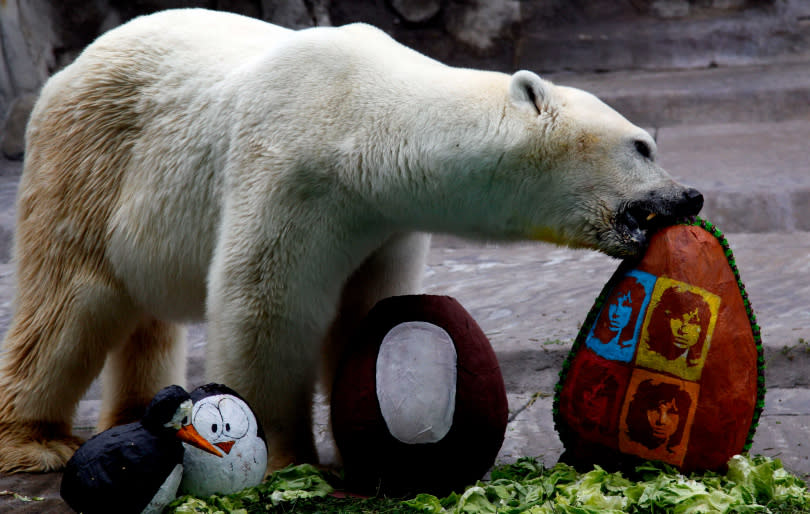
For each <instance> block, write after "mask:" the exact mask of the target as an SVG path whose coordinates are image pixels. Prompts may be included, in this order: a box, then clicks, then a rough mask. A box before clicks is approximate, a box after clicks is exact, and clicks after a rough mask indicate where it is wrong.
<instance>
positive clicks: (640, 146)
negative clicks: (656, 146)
mask: <svg viewBox="0 0 810 514" xmlns="http://www.w3.org/2000/svg"><path fill="white" fill-rule="evenodd" d="M635 145H636V151H637V152H638V153H640V154H641V156H642V157H644V158H645V159H649V158H650V157H651V156H652V150H651V149H650V145H648V144H647V143H645V142H644V141H641V140H636V141H635Z"/></svg>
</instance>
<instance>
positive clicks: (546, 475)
mask: <svg viewBox="0 0 810 514" xmlns="http://www.w3.org/2000/svg"><path fill="white" fill-rule="evenodd" d="M341 484H342V480H341V477H340V476H339V475H338V474H335V473H329V472H325V471H322V470H319V469H317V468H315V467H313V466H309V465H302V466H291V467H288V468H285V469H283V470H281V471H278V472H276V473H273V474H271V475H270V476H269V477H268V478H267V479H266V480H265V481H264V482H263V483H262V484H260V485H259V486H257V487H254V488H249V489H245V490H244V491H241V492H239V493H236V494H233V495H228V496H211V497H209V498H205V499H202V498H194V497H191V496H184V497H181V498H178V499H177V500H175V501H174V502H173V503H172V504H171V505H169V507H168V508H167V511H166V512H172V513H177V514H191V513H195V514H196V513H206V514H218V513H240V514H241V513H245V514H248V513H253V512H327V513H328V512H420V513H424V514H460V513H465V514H467V513H469V514H489V513H504V514H523V513H526V514H552V513H554V514H559V513H564V514H601V513H616V514H621V513H628V512H629V513H675V514H693V513H714V512H721V513H724V512H728V513H745V514H747V513H756V512H765V513H768V512H770V513H788V512H790V513H801V512H807V513H810V491H808V488H807V485H806V484H805V483H804V481H802V480H801V479H800V478H798V477H796V476H794V475H791V474H790V473H789V472H788V471H786V470H785V469H784V468H783V467H782V463H781V462H780V461H779V460H778V459H769V458H767V457H761V456H757V457H747V456H739V455H738V456H735V457H734V458H732V459H731V460H730V461H729V463H728V471H727V472H726V473H725V474H719V473H712V472H707V473H701V474H692V475H689V476H685V475H683V474H681V473H679V472H678V471H677V470H676V469H675V468H673V467H671V466H668V465H666V464H660V463H646V464H644V465H642V466H639V467H637V468H636V470H635V474H634V475H633V477H632V479H631V478H629V477H625V476H623V475H622V474H621V473H618V472H616V473H611V472H608V471H606V470H604V469H602V468H600V467H598V466H595V467H594V469H593V470H591V471H588V472H586V473H578V472H577V471H576V470H575V469H574V468H572V467H570V466H567V465H565V464H557V465H555V466H554V467H551V468H545V467H544V466H543V465H542V464H541V463H539V462H538V461H537V460H536V459H533V458H522V459H520V460H518V461H517V462H516V463H514V464H510V465H505V466H499V467H496V468H494V469H493V470H492V472H491V478H490V480H489V481H482V482H478V483H476V484H474V485H472V486H470V487H468V488H467V489H466V490H465V491H462V492H458V493H452V494H450V495H448V496H446V497H444V498H439V497H436V496H434V495H431V494H419V495H417V496H415V497H413V498H410V499H391V498H369V499H359V498H351V497H349V498H336V497H334V496H332V493H333V492H334V491H335V490H339V489H340V487H341Z"/></svg>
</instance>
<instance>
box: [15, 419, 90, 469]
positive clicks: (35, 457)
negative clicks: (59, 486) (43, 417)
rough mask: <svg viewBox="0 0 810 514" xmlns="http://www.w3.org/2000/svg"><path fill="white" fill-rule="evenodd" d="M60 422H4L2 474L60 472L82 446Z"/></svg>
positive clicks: (78, 439)
mask: <svg viewBox="0 0 810 514" xmlns="http://www.w3.org/2000/svg"><path fill="white" fill-rule="evenodd" d="M67 428H68V427H65V425H64V424H57V423H41V422H39V423H35V422H19V423H8V422H5V423H0V448H2V449H3V450H2V451H0V473H20V472H27V473H30V472H40V473H41V472H48V471H57V470H60V469H62V468H64V467H65V464H66V463H67V461H68V460H69V459H70V457H71V456H72V455H73V453H74V452H75V451H76V449H77V448H78V447H79V446H81V444H82V440H81V439H80V438H78V437H75V436H72V435H69V431H68V430H67Z"/></svg>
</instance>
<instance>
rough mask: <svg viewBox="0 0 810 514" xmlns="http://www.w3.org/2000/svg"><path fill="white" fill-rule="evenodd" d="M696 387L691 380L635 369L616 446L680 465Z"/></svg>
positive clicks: (689, 425)
mask: <svg viewBox="0 0 810 514" xmlns="http://www.w3.org/2000/svg"><path fill="white" fill-rule="evenodd" d="M698 388H699V386H698V385H697V384H695V383H692V382H684V381H680V380H677V379H672V378H669V377H664V376H663V375H658V376H656V375H653V374H651V373H648V372H645V371H644V370H636V373H634V375H633V379H632V380H631V384H630V388H629V389H628V392H627V397H626V399H625V406H624V408H623V411H622V423H621V433H620V439H619V446H620V449H621V450H622V451H626V452H627V453H632V454H635V455H638V456H640V457H642V458H645V459H652V460H661V461H664V462H669V463H671V464H675V465H680V463H681V462H682V460H683V454H684V452H685V449H686V444H687V442H688V434H689V429H690V428H691V420H692V417H693V414H694V409H695V407H696V400H697V391H698Z"/></svg>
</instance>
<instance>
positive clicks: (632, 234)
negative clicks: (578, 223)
mask: <svg viewBox="0 0 810 514" xmlns="http://www.w3.org/2000/svg"><path fill="white" fill-rule="evenodd" d="M702 207H703V195H701V194H700V192H698V191H697V190H695V189H691V188H687V189H684V190H683V191H682V192H681V193H680V194H678V195H675V198H673V199H666V198H665V197H663V196H659V195H650V196H648V197H647V198H645V199H644V200H640V201H634V202H629V203H627V204H626V205H625V206H624V207H623V208H622V209H620V210H619V214H618V215H617V217H616V221H615V224H614V230H615V231H616V233H617V235H618V239H619V245H620V247H621V249H620V250H619V251H618V252H616V253H618V254H619V255H618V256H620V257H628V256H634V255H637V254H638V253H640V252H641V251H642V250H643V249H644V247H645V246H646V245H647V242H648V241H649V238H650V237H651V236H652V234H653V233H655V231H657V230H658V229H660V228H663V227H666V226H669V225H672V224H674V223H675V222H677V220H678V219H681V218H685V217H689V216H695V215H697V213H698V212H700V209H701V208H702Z"/></svg>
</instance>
